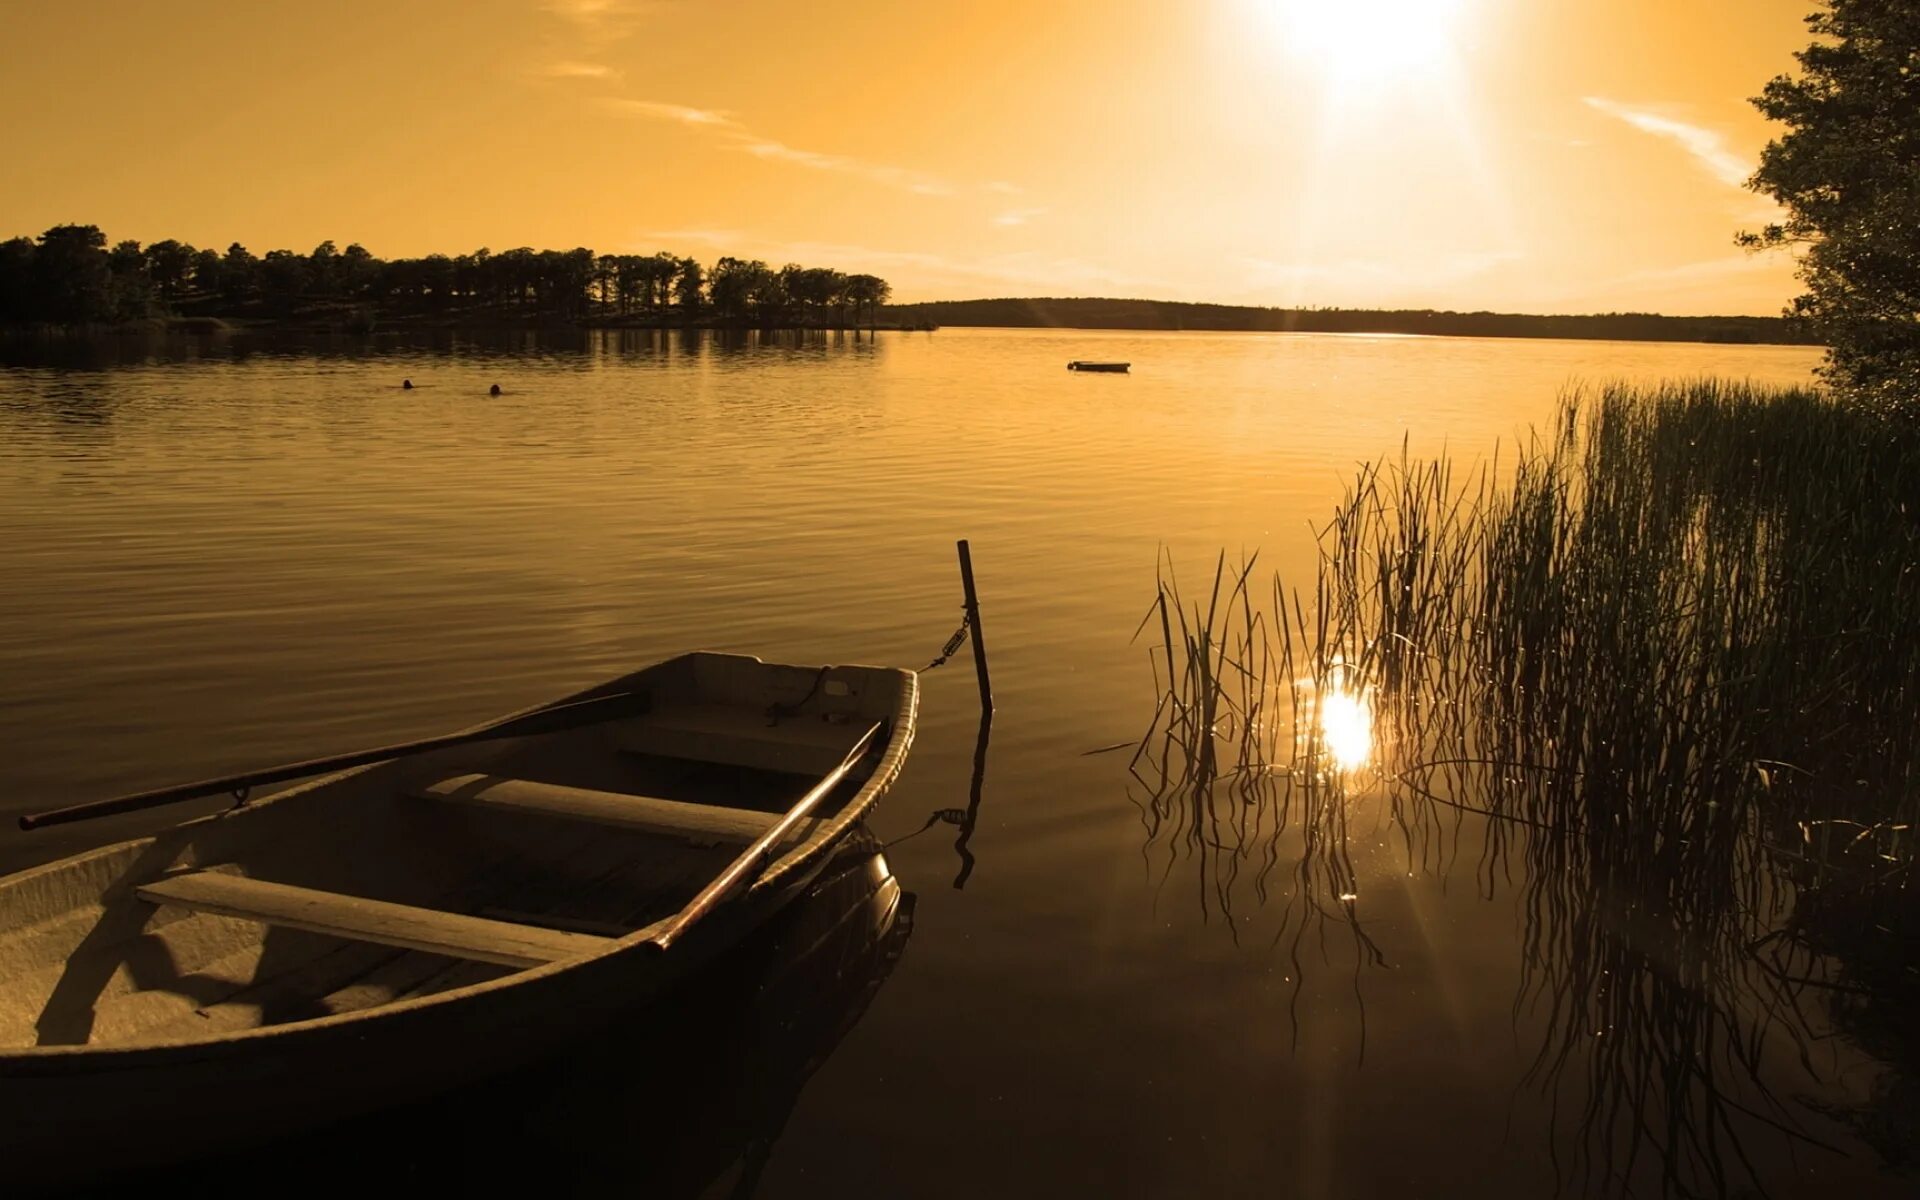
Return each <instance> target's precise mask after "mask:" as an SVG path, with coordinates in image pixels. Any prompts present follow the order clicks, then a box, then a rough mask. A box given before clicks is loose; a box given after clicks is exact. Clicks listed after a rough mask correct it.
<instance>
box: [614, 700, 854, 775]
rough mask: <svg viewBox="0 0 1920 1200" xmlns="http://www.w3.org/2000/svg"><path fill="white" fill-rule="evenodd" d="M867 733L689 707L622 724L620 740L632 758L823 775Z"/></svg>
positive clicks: (725, 708) (815, 720)
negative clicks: (640, 756) (641, 756)
mask: <svg viewBox="0 0 1920 1200" xmlns="http://www.w3.org/2000/svg"><path fill="white" fill-rule="evenodd" d="M864 729H865V726H864V725H858V726H857V727H856V725H855V724H852V723H848V724H833V723H830V722H827V721H822V720H821V719H819V717H817V716H804V717H802V716H796V717H787V718H785V719H783V720H781V721H779V722H777V723H775V724H768V722H767V719H766V718H765V717H764V716H762V715H761V714H760V713H758V712H756V711H754V710H752V709H743V708H740V707H738V706H736V705H721V704H708V705H699V704H690V705H682V706H678V707H675V708H671V709H667V710H665V711H662V712H657V713H652V714H649V715H647V716H644V717H639V718H636V719H634V720H631V721H622V722H621V723H620V725H619V727H618V733H617V735H616V736H617V738H618V739H619V745H620V748H621V749H622V750H625V751H627V752H629V753H634V754H653V755H658V756H660V757H663V758H678V759H686V760H691V761H694V762H709V763H719V764H721V765H723V766H729V767H751V768H753V769H755V770H761V771H784V772H787V773H789V774H793V775H813V776H820V775H825V774H826V773H827V772H828V771H831V770H833V769H834V768H835V767H837V766H839V765H840V760H841V759H843V758H845V757H846V756H847V751H848V750H849V749H850V748H851V747H852V746H853V743H854V741H855V740H856V739H858V738H859V736H860V734H861V733H862V731H863V730H864Z"/></svg>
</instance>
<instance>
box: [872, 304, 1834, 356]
mask: <svg viewBox="0 0 1920 1200" xmlns="http://www.w3.org/2000/svg"><path fill="white" fill-rule="evenodd" d="M881 315H882V318H883V321H886V320H891V321H894V322H902V323H907V324H910V325H914V326H920V327H924V326H926V325H934V326H946V325H952V326H992V327H996V328H1002V329H1130V330H1140V331H1149V330H1151V331H1167V332H1174V331H1199V332H1210V333H1388V334H1416V335H1425V336H1430V337H1508V338H1567V339H1573V340H1584V341H1626V342H1705V343H1709V344H1722V345H1778V346H1815V345H1818V344H1819V343H1818V342H1817V341H1815V340H1814V339H1813V338H1812V337H1810V336H1808V335H1807V334H1806V333H1805V332H1804V331H1803V330H1800V329H1798V328H1796V327H1795V326H1794V324H1793V323H1792V322H1790V321H1788V320H1787V319H1785V318H1784V317H1669V316H1662V315H1660V314H1658V313H1591V314H1584V315H1565V316H1540V315H1534V314H1530V313H1495V312H1451V311H1443V310H1435V309H1341V308H1310V309H1287V308H1257V307H1253V306H1246V305H1232V304H1195V303H1186V302H1182V301H1174V300H1124V299H1096V298H1084V299H1083V298H1056V297H1027V298H1013V299H997V300H936V301H929V302H926V303H920V304H890V305H887V306H886V307H885V308H883V309H882V310H881Z"/></svg>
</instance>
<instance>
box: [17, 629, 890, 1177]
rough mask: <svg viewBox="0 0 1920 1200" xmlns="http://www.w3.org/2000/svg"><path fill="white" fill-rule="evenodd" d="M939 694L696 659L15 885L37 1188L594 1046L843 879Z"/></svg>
mask: <svg viewBox="0 0 1920 1200" xmlns="http://www.w3.org/2000/svg"><path fill="white" fill-rule="evenodd" d="M614 697H622V698H623V700H622V702H620V703H615V704H611V705H610V707H603V706H602V705H600V704H597V703H596V702H597V701H606V700H611V699H612V698H614ZM642 698H644V702H642ZM629 700H630V701H631V702H627V701H629ZM917 701H918V685H917V682H916V680H915V677H914V675H913V674H912V673H911V672H909V671H901V670H896V669H891V668H881V667H860V666H836V667H813V666H781V665H776V664H771V663H765V662H762V661H760V660H759V659H757V658H752V657H748V656H745V655H734V654H707V653H697V654H687V655H682V656H680V657H678V658H674V659H670V660H668V661H666V662H663V663H659V664H656V665H654V666H652V667H648V668H646V669H644V670H641V671H638V672H635V673H633V674H630V675H627V676H624V677H622V678H620V679H617V680H614V681H612V682H610V683H607V684H605V685H602V686H601V687H599V688H595V689H593V690H591V691H588V692H584V693H581V694H579V695H577V696H574V697H570V698H569V699H568V700H567V701H563V702H562V704H563V705H564V706H565V707H566V709H567V712H568V713H571V714H577V713H579V712H581V711H584V710H585V709H586V708H588V707H590V708H591V710H592V711H594V712H595V713H596V715H598V716H600V718H601V719H597V720H591V721H588V720H580V719H578V717H577V716H573V717H569V719H567V720H565V721H556V722H553V725H552V726H548V725H546V724H545V723H544V721H542V722H536V724H537V725H540V726H541V729H542V731H541V732H539V733H537V734H532V735H529V736H524V737H513V738H509V739H506V740H472V738H470V737H467V738H461V739H459V740H458V743H457V744H442V745H439V746H438V748H436V749H432V750H428V751H426V752H424V753H417V754H406V755H402V756H400V757H394V758H390V759H387V760H385V761H380V762H375V763H371V764H369V765H366V766H363V767H360V768H358V769H354V770H348V771H344V772H338V773H335V774H332V775H327V776H324V777H322V778H320V779H317V780H315V781H313V782H311V783H307V784H302V785H298V786H296V787H294V788H292V789H290V790H288V791H285V792H281V793H280V794H278V795H274V796H270V797H267V798H265V799H262V800H259V801H255V802H254V803H251V804H247V805H244V806H242V807H239V808H236V809H232V810H229V811H226V812H222V813H219V814H217V815H215V816H211V817H206V818H203V819H200V820H196V821H190V822H188V823H186V824H184V825H181V826H178V827H176V828H174V829H171V830H168V831H165V832H163V833H160V834H158V835H156V836H153V837H146V838H140V839H136V840H134V841H127V842H121V843H119V844H118V845H114V846H108V847H106V848H104V849H99V850H94V851H91V852H88V853H86V854H82V855H78V856H76V857H73V858H69V859H65V860H63V861H60V862H55V863H51V864H48V865H46V866H41V867H35V868H32V869H30V870H28V871H25V872H22V873H19V874H15V875H11V876H7V877H5V878H0V1112H5V1113H6V1114H7V1119H6V1120H5V1121H4V1122H0V1162H5V1163H6V1164H7V1172H8V1182H9V1183H10V1184H14V1183H17V1182H22V1181H29V1182H32V1181H45V1182H52V1181H61V1182H66V1183H71V1182H72V1181H73V1179H74V1178H76V1177H77V1174H78V1173H87V1172H91V1173H99V1172H105V1171H109V1170H112V1169H114V1168H116V1167H125V1166H128V1165H130V1164H132V1165H138V1164H142V1163H145V1162H150V1161H153V1160H155V1159H179V1158H185V1157H192V1156H195V1155H198V1154H204V1153H208V1152H212V1151H214V1150H217V1149H220V1148H222V1147H225V1146H227V1145H229V1144H233V1143H237V1142H241V1141H245V1140H248V1139H252V1138H257V1137H260V1136H263V1135H267V1134H281V1133H286V1132H290V1131H292V1130H293V1129H294V1128H296V1127H299V1126H303V1125H308V1124H312V1123H315V1122H318V1121H321V1120H335V1119H338V1118H340V1117H342V1116H346V1115H350V1114H352V1113H355V1112H365V1111H371V1110H372V1109H375V1108H379V1107H383V1106H388V1105H391V1104H395V1103H400V1102H403V1101H405V1100H408V1099H412V1098H418V1097H421V1096H425V1095H431V1094H435V1093H438V1092H443V1091H446V1090H448V1089H450V1088H454V1087H458V1086H460V1085H462V1084H465V1083H467V1082H470V1081H471V1080H474V1079H477V1078H481V1077H483V1076H487V1075H492V1074H495V1073H497V1072H499V1071H501V1070H505V1069H507V1068H510V1067H513V1066H515V1065H518V1064H520V1063H524V1062H529V1061H533V1060H535V1059H538V1058H541V1057H544V1056H545V1055H547V1054H549V1053H551V1052H553V1051H554V1050H555V1049H557V1048H559V1047H560V1046H563V1045H565V1044H569V1043H573V1042H575V1041H577V1040H578V1039H579V1038H581V1037H583V1036H591V1032H592V1031H593V1030H595V1029H598V1028H602V1027H604V1026H606V1025H608V1024H611V1023H615V1022H617V1021H618V1020H619V1017H620V1014H621V1013H623V1012H626V1011H629V1010H630V1009H631V1008H632V1006H633V1005H635V1004H636V1003H639V1002H641V1001H643V1000H644V999H645V998H647V997H648V996H650V995H654V994H657V993H659V992H660V991H661V990H663V989H665V988H666V987H667V986H669V985H670V984H671V983H673V982H674V981H676V980H678V979H681V978H684V977H686V976H688V975H689V974H691V973H693V972H694V971H695V970H697V969H698V968H699V967H700V966H701V965H702V964H704V963H705V962H707V961H708V960H710V959H711V958H712V957H713V956H714V955H715V954H717V953H719V952H720V951H721V950H723V949H725V948H726V947H728V946H730V945H732V944H734V943H736V942H738V941H739V940H740V939H742V938H743V937H745V936H746V935H747V934H749V933H750V932H752V931H753V930H754V929H756V928H758V927H759V926H761V925H763V924H765V923H766V922H767V920H768V919H769V918H770V917H771V916H773V914H775V913H776V912H779V911H780V910H782V909H783V908H784V907H785V906H786V905H787V904H788V903H789V902H790V901H791V900H793V899H794V898H795V897H797V896H799V895H800V894H802V893H803V892H804V891H805V890H806V889H807V888H808V887H809V886H811V884H812V883H813V881H814V880H815V879H816V877H818V876H819V875H820V874H821V872H822V870H823V869H824V868H825V865H826V863H827V860H828V859H829V858H830V857H831V856H833V854H834V853H835V852H836V850H837V849H838V848H839V847H840V846H841V845H842V844H844V843H846V842H847V841H848V839H849V838H850V837H852V836H853V835H854V834H855V832H856V830H857V828H858V827H859V825H860V822H861V820H862V819H863V818H864V817H865V816H866V815H867V814H868V813H869V812H870V811H871V810H872V808H873V807H874V805H875V804H877V803H878V801H879V799H880V796H881V794H882V793H883V792H885V791H886V790H887V788H888V787H889V785H891V784H892V782H893V780H894V778H895V776H896V775H897V774H898V773H899V771H900V767H901V765H902V763H903V761H904V759H905V756H906V752H907V746H908V744H909V743H910V742H911V740H912V737H913V730H914V718H915V711H916V707H917ZM549 707H553V706H549ZM533 711H534V712H542V711H545V710H533ZM527 715H528V714H520V715H519V717H517V718H513V719H510V720H509V721H508V722H503V723H502V724H513V725H514V727H515V728H516V729H519V728H523V727H524V726H525V721H526V717H527ZM553 726H557V727H553ZM485 728H487V727H482V730H475V731H470V733H472V734H479V733H481V732H482V731H483V730H484V729H485ZM796 797H798V799H796ZM131 963H139V964H140V967H139V969H138V971H137V972H135V971H133V970H132V968H131V967H130V966H129V964H131ZM237 1079H239V1080H249V1081H252V1083H250V1084H249V1085H248V1086H247V1093H246V1097H245V1102H244V1103H232V1101H233V1099H234V1095H233V1089H234V1087H235V1081H236V1080H237ZM149 1086H151V1087H153V1088H157V1089H159V1090H158V1091H157V1092H156V1091H150V1090H148V1088H149ZM155 1095H161V1096H165V1097H167V1098H168V1101H167V1103H166V1104H162V1105H156V1104H154V1103H153V1097H154V1096H155ZM215 1109H218V1110H220V1114H221V1115H220V1119H218V1120H209V1119H208V1117H207V1114H208V1113H209V1112H212V1111H215ZM96 1120H98V1121H105V1122H107V1124H106V1125H104V1126H102V1125H96V1124H94V1122H95V1121H96ZM101 1128H112V1129H115V1130H119V1131H124V1132H125V1136H124V1137H122V1136H121V1135H120V1134H119V1133H116V1135H115V1137H114V1138H113V1139H111V1140H110V1143H106V1142H99V1141H96V1140H95V1139H94V1138H93V1137H92V1136H91V1134H90V1133H89V1131H97V1130H99V1129H101ZM83 1160H84V1161H83ZM16 1170H17V1171H18V1172H19V1174H18V1175H17V1176H16V1174H15V1172H16Z"/></svg>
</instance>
